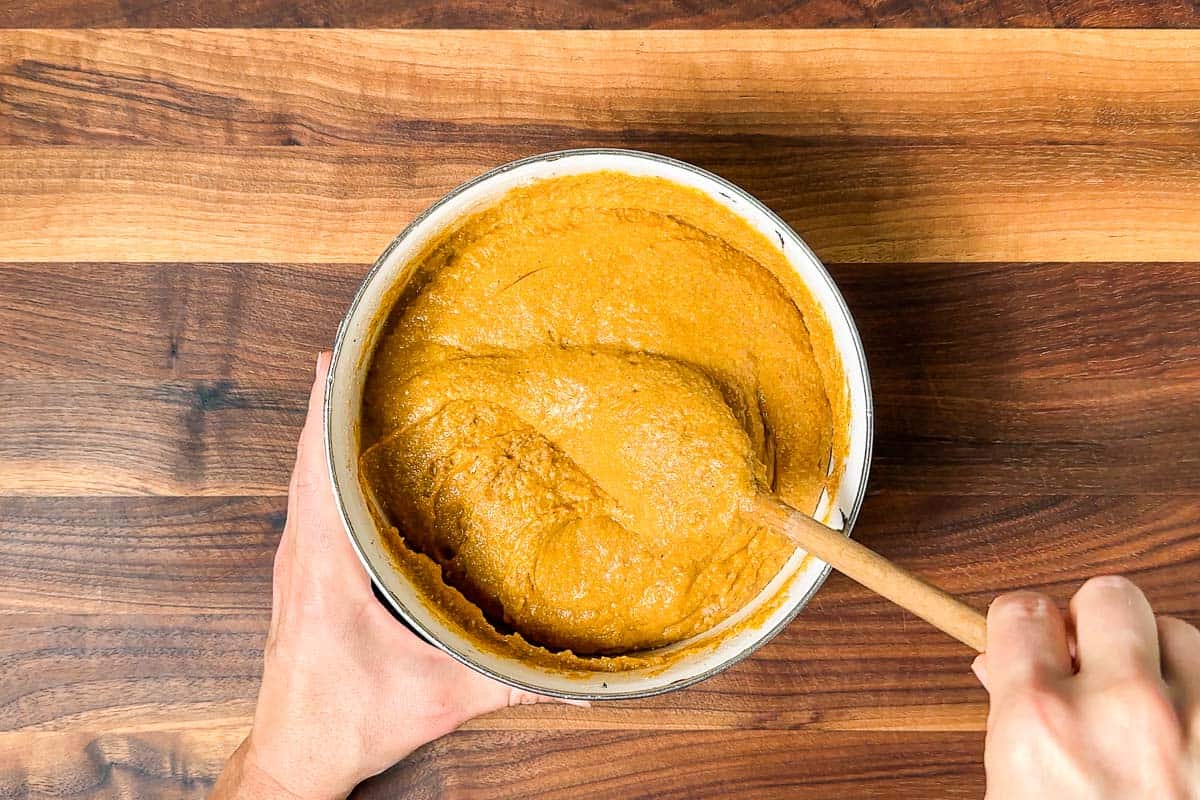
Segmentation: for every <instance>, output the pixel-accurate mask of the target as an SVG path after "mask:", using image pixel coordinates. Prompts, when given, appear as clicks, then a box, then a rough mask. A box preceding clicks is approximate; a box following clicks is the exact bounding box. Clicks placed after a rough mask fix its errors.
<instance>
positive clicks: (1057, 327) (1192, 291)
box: [0, 262, 1200, 388]
mask: <svg viewBox="0 0 1200 800" xmlns="http://www.w3.org/2000/svg"><path fill="white" fill-rule="evenodd" d="M368 269H369V265H368V264H366V263H363V264H214V263H161V264H160V263H138V262H124V263H111V262H110V263H89V262H76V263H62V264H52V263H2V262H0V344H2V345H3V347H4V352H5V359H6V362H7V363H8V364H9V366H10V368H11V369H12V370H14V371H15V372H17V373H21V374H30V375H37V376H39V377H40V378H55V379H60V378H61V379H66V380H138V379H143V380H145V379H150V380H158V381H171V380H210V381H211V380H221V379H225V380H234V381H239V382H249V383H253V382H259V383H273V382H283V383H288V384H290V383H298V382H300V381H302V380H303V376H304V374H305V372H306V370H307V369H308V368H309V362H310V361H311V360H312V358H313V354H314V353H315V352H317V351H318V350H320V349H322V348H328V347H329V346H330V345H331V343H332V341H333V335H334V332H335V330H336V328H337V324H338V320H340V319H341V316H342V314H343V313H344V312H345V310H346V308H347V307H348V306H349V303H350V298H351V297H352V296H353V294H354V291H355V289H356V288H357V286H358V282H359V281H360V280H361V279H362V277H363V276H364V275H365V274H366V272H367V270H368ZM829 270H830V272H831V273H832V275H833V277H834V279H835V280H836V281H837V284H838V287H839V288H840V289H841V291H842V294H843V295H844V296H845V298H846V301H847V303H848V304H849V307H850V310H851V312H852V313H853V314H854V318H855V322H856V323H857V325H858V329H859V333H860V335H861V336H862V339H863V342H864V345H865V347H866V351H867V356H868V362H869V365H870V368H871V373H872V376H873V378H874V379H875V380H876V381H882V382H884V383H886V384H888V385H890V386H891V385H907V386H909V387H917V388H921V387H924V386H925V383H924V382H925V381H929V380H938V381H941V382H945V381H956V380H959V379H964V378H969V379H970V380H973V381H982V380H989V381H993V382H994V381H998V380H1003V379H1004V378H1006V377H1008V376H1012V375H1019V376H1021V378H1022V379H1031V378H1036V379H1055V380H1060V381H1066V380H1077V379H1092V378H1140V379H1142V380H1146V381H1176V380H1182V379H1196V378H1200V337H1197V335H1196V330H1197V328H1200V270H1197V269H1196V267H1195V265H1194V264H1189V263H1173V264H1172V263H1115V264H1114V263H1095V264H1088V265H1086V266H1084V267H1081V266H1080V265H1078V264H1064V263H1019V262H1018V263H1002V264H991V263H984V264H961V263H960V264H953V263H941V264H845V263H842V264H831V265H829ZM958 320H970V321H971V322H970V324H969V325H960V324H958V323H957V321H958ZM48 331H53V335H52V336H47V335H45V334H46V332H48ZM98 341H103V342H104V346H103V347H96V346H94V343H95V342H98Z"/></svg>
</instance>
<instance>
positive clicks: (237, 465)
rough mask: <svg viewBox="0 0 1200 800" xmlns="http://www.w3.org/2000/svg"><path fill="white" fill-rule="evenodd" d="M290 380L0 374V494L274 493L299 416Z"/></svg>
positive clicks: (286, 471)
mask: <svg viewBox="0 0 1200 800" xmlns="http://www.w3.org/2000/svg"><path fill="white" fill-rule="evenodd" d="M307 401H308V388H307V386H306V385H305V379H304V373H303V372H301V373H300V374H299V375H298V376H297V381H295V382H293V383H292V384H290V385H282V386H281V385H278V384H273V385H270V386H247V385H245V384H239V383H235V382H233V381H228V380H216V381H174V382H170V383H132V382H117V381H52V382H45V381H40V380H35V379H26V380H21V379H9V380H0V409H2V412H0V431H3V434H0V435H8V436H9V438H8V439H7V441H5V442H3V443H0V493H5V494H12V493H17V494H24V493H33V494H50V495H59V494H226V495H239V494H245V495H253V494H279V493H280V492H281V491H282V490H283V489H284V487H286V486H287V481H288V476H289V475H290V473H291V467H292V462H293V461H294V460H295V442H296V439H297V437H298V436H299V433H300V426H301V424H302V423H303V421H304V414H305V407H306V405H307Z"/></svg>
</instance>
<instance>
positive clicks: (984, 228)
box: [0, 144, 1200, 263]
mask: <svg viewBox="0 0 1200 800" xmlns="http://www.w3.org/2000/svg"><path fill="white" fill-rule="evenodd" d="M536 149H538V148H529V147H524V146H519V145H518V146H512V145H508V146H505V145H462V146H458V147H453V148H441V149H439V148H430V147H428V146H415V145H414V146H404V147H392V148H380V147H369V148H366V147H354V148H252V149H244V148H243V149H237V148H235V149H180V148H168V149H163V148H136V149H116V150H106V149H95V148H81V147H10V148H0V253H2V254H3V258H4V259H6V260H10V261H81V260H92V261H248V260H252V261H327V262H353V263H362V262H364V261H371V260H373V259H374V258H375V256H376V255H377V254H378V253H379V252H381V251H382V250H383V248H384V247H385V246H386V245H387V243H388V242H389V241H390V240H391V239H392V237H394V236H395V235H396V233H398V232H399V231H400V230H401V229H402V228H403V227H404V226H405V225H406V224H407V223H408V222H409V221H410V220H411V219H412V217H413V216H415V215H416V214H417V213H419V212H420V211H421V210H422V209H424V208H425V207H426V206H428V205H429V204H430V203H432V202H433V201H434V200H435V199H437V198H438V197H439V196H441V195H442V194H444V193H445V192H447V191H448V190H449V189H450V188H452V187H453V186H454V185H455V184H457V183H459V182H460V181H463V180H466V179H468V178H470V177H472V176H474V175H477V174H479V173H481V172H483V171H485V170H486V169H488V168H490V167H492V166H495V165H496V164H499V163H502V162H505V161H507V160H509V159H510V158H514V157H517V156H520V155H527V154H529V153H530V152H531V151H533V150H536ZM663 149H664V150H665V151H666V152H667V153H668V154H675V155H683V156H685V157H690V158H691V159H692V160H694V161H696V162H698V163H700V164H702V165H704V166H708V167H711V168H713V169H714V170H715V171H716V172H718V173H720V174H723V175H725V176H726V177H728V178H730V179H732V180H734V181H735V182H737V183H740V184H741V185H743V186H745V187H746V188H747V189H749V190H750V191H751V192H753V193H754V194H756V195H758V196H759V197H760V198H761V199H762V200H763V201H765V202H766V203H767V204H768V205H770V206H772V207H773V208H775V209H776V210H777V211H778V212H779V213H780V214H781V215H782V216H783V217H784V218H785V219H786V220H787V221H788V222H789V223H791V224H792V226H793V227H794V228H795V229H796V230H797V231H799V232H800V234H801V235H802V236H803V237H804V238H805V239H806V240H807V241H808V242H809V243H810V244H811V245H812V246H813V247H814V248H815V249H816V251H817V253H818V255H820V256H821V257H823V258H824V259H826V260H828V261H903V262H927V261H1006V260H1007V261H1031V260H1058V261H1113V260H1130V261H1137V260H1148V261H1188V260H1191V259H1193V258H1195V256H1196V253H1198V252H1200V226H1197V225H1196V220H1197V219H1200V151H1197V150H1196V149H1195V148H1194V147H1146V148H1130V147H1096V146H1034V145H1029V146H1013V147H959V146H864V145H844V146H822V147H808V146H791V145H786V146H775V145H767V146H763V147H754V148H747V147H743V146H736V145H724V146H713V145H707V144H704V145H701V146H700V150H699V151H697V152H689V151H687V150H684V151H683V152H680V151H679V150H678V149H676V148H673V147H667V148H663Z"/></svg>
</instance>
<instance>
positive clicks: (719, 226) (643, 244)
mask: <svg viewBox="0 0 1200 800" xmlns="http://www.w3.org/2000/svg"><path fill="white" fill-rule="evenodd" d="M414 269H415V270H416V272H415V274H414V277H413V278H412V280H411V281H409V283H408V285H407V287H406V289H405V292H404V294H403V295H402V296H401V297H400V298H399V299H398V300H397V302H396V303H395V306H394V308H393V310H392V312H391V314H390V317H389V319H388V320H387V322H386V325H387V328H386V330H385V333H384V335H383V337H382V338H381V341H380V344H379V345H378V347H377V348H376V351H375V353H374V356H373V362H372V365H371V370H370V374H369V378H368V382H367V387H366V392H365V396H364V403H363V444H364V450H363V453H362V456H361V469H362V472H363V474H364V476H365V477H366V479H367V482H368V483H369V484H370V486H371V488H372V490H373V493H374V495H375V498H376V500H377V501H378V504H379V506H380V508H381V511H382V514H383V515H384V516H385V517H386V519H387V521H388V523H389V524H390V525H391V526H392V527H393V533H392V536H393V538H394V540H395V541H394V545H395V548H396V549H397V551H398V552H399V553H401V554H402V555H403V556H404V557H403V558H401V559H400V562H401V563H402V564H408V565H409V568H410V569H418V567H415V566H413V565H417V564H418V562H419V563H421V564H426V563H427V564H429V566H431V567H433V565H436V567H434V568H433V569H432V570H426V573H427V574H426V576H425V577H426V580H424V582H423V585H425V586H426V587H427V588H428V589H429V591H430V592H431V593H432V594H436V595H438V597H435V598H433V600H434V602H435V603H437V604H439V605H440V607H441V608H442V610H443V611H444V612H445V613H446V614H448V615H449V616H451V617H452V618H455V619H456V620H457V621H458V622H460V623H461V624H462V625H463V627H464V628H467V629H470V630H474V631H475V632H476V633H480V632H482V633H483V634H486V635H487V636H489V637H491V638H493V639H497V640H500V641H503V642H504V643H505V646H509V647H514V648H517V649H522V648H524V649H529V648H534V649H536V648H546V649H547V650H549V651H551V653H560V652H561V653H563V654H564V658H567V657H569V658H571V659H575V660H576V662H577V661H578V659H576V656H597V657H598V658H596V659H592V661H596V662H600V661H605V660H606V659H605V658H603V657H611V656H619V655H623V654H624V655H628V654H635V657H636V654H637V653H639V652H642V651H646V650H649V649H652V648H656V647H660V646H663V645H667V644H671V643H674V642H677V641H680V640H683V639H687V638H689V637H692V636H694V635H696V634H699V633H702V632H703V631H706V630H708V629H709V628H711V627H712V626H713V625H715V624H717V623H718V622H720V621H721V620H723V619H725V618H726V617H727V616H729V615H730V614H731V613H733V612H735V611H737V610H738V609H740V608H742V607H743V606H744V605H746V603H748V602H749V601H750V600H751V599H753V598H754V597H755V596H756V595H757V594H758V593H759V592H760V591H761V590H762V588H763V587H764V586H765V585H766V583H767V582H768V581H770V579H771V578H772V577H773V576H774V575H775V574H776V573H777V572H778V570H779V568H780V567H781V565H782V564H783V563H784V562H785V561H786V560H787V558H788V557H789V555H791V553H792V549H793V548H792V545H791V544H790V543H789V542H787V541H786V540H785V539H783V538H782V537H780V536H778V535H776V534H773V533H771V532H769V531H766V530H764V529H761V528H759V527H756V526H754V525H753V524H750V523H748V522H746V521H744V520H743V519H742V518H741V515H740V514H739V513H738V509H739V503H740V502H741V501H742V500H743V499H744V498H745V497H747V496H748V495H749V494H752V493H753V492H756V491H775V492H777V493H779V494H780V495H781V496H782V497H784V498H785V499H786V500H788V501H789V502H791V503H792V504H794V505H796V506H797V507H799V508H804V509H812V508H814V507H815V504H816V502H817V499H818V497H819V496H820V494H821V492H822V491H823V490H824V489H825V488H826V487H827V486H829V485H830V484H831V483H833V482H836V480H837V476H838V473H839V470H840V460H841V456H840V454H841V453H843V452H844V446H845V432H844V429H845V415H846V399H845V387H844V379H843V377H842V375H841V372H840V370H839V369H838V367H837V363H836V359H835V358H833V357H832V355H831V346H830V344H829V342H830V336H829V332H828V325H827V323H826V322H825V320H824V318H823V317H822V316H821V314H820V312H819V310H818V309H817V307H816V304H815V303H814V302H813V300H812V299H811V297H810V296H809V295H808V294H807V292H806V291H805V290H804V288H803V286H802V285H801V284H800V282H799V281H798V280H797V279H796V278H795V277H794V276H793V275H792V272H791V271H790V269H789V267H788V265H787V261H786V259H785V258H784V256H783V254H782V253H781V252H780V251H779V249H778V247H776V246H775V245H774V244H773V243H771V242H769V241H767V240H766V239H765V238H764V237H763V236H762V235H760V234H759V233H758V232H756V231H755V230H753V229H752V228H751V227H750V226H749V225H748V224H747V223H745V222H744V221H743V220H742V219H741V218H740V217H738V216H737V215H736V214H734V213H733V212H731V211H729V210H728V209H727V208H725V207H724V206H722V205H720V204H719V203H717V202H715V201H713V200H711V199H710V198H708V197H707V196H705V195H703V194H701V193H699V192H697V191H695V190H691V189H688V188H685V187H683V186H680V185H677V184H674V183H672V182H669V181H665V180H661V179H656V178H641V177H633V176H629V175H625V174H620V173H613V172H596V173H589V174H585V175H579V176H571V177H565V178H556V179H550V180H545V181H541V182H538V183H535V184H532V185H530V186H527V187H524V188H520V189H517V190H515V191H513V192H510V193H509V194H508V195H506V196H505V197H504V198H503V199H502V200H501V201H500V202H499V203H498V204H497V205H495V206H493V207H492V208H489V209H487V210H486V211H483V212H481V213H478V214H476V215H474V216H472V217H469V218H467V219H465V220H463V221H461V222H460V223H459V224H457V225H456V226H454V227H453V228H452V229H451V230H450V231H448V232H447V233H446V234H444V235H443V236H442V237H441V238H440V239H438V241H436V242H434V243H433V244H432V245H431V246H430V247H429V248H427V249H426V251H425V252H424V253H423V255H422V256H421V257H420V259H419V260H418V263H417V264H415V265H414ZM418 554H419V556H418ZM431 576H432V577H431ZM439 583H440V584H444V586H439ZM446 587H452V590H449V589H446ZM488 629H490V630H488ZM607 660H611V659H607ZM614 663H616V662H614ZM621 663H622V664H626V665H632V663H633V662H630V661H628V659H627V660H626V661H623V662H621ZM575 665H576V666H578V663H576V664H575ZM601 668H611V666H610V667H604V666H601Z"/></svg>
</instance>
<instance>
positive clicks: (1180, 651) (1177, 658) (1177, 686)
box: [1158, 617, 1200, 723]
mask: <svg viewBox="0 0 1200 800" xmlns="http://www.w3.org/2000/svg"><path fill="white" fill-rule="evenodd" d="M1158 644H1159V649H1160V650H1161V651H1162V673H1163V679H1164V680H1165V681H1166V682H1167V685H1168V686H1169V687H1170V688H1171V692H1172V693H1173V694H1174V695H1175V699H1176V705H1177V706H1178V708H1179V710H1180V712H1181V717H1182V718H1183V719H1184V720H1190V721H1192V722H1193V723H1195V722H1200V716H1198V715H1200V631H1198V630H1196V629H1195V628H1194V627H1192V626H1191V625H1188V624H1187V623H1186V622H1184V621H1183V620H1181V619H1176V618H1175V617H1159V618H1158Z"/></svg>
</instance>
